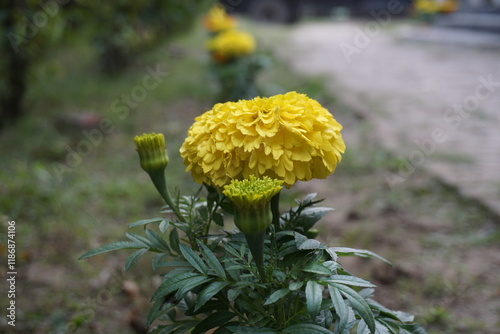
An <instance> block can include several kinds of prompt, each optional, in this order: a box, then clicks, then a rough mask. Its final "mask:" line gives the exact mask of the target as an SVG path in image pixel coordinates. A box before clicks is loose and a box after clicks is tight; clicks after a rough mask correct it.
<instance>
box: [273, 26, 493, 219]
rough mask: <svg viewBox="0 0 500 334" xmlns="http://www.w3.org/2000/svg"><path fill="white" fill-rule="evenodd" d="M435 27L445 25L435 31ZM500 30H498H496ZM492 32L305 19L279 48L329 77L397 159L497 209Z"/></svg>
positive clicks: (397, 180) (396, 180) (403, 170)
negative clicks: (286, 44)
mask: <svg viewBox="0 0 500 334" xmlns="http://www.w3.org/2000/svg"><path fill="white" fill-rule="evenodd" d="M438 29H439V31H438ZM497 37H498V38H500V36H497ZM495 38H496V37H495V36H493V35H491V34H490V35H488V36H484V34H479V33H477V34H476V33H474V32H467V33H461V32H460V31H453V30H445V29H442V28H431V27H425V26H411V25H408V24H406V23H398V22H395V23H394V22H391V23H390V24H385V23H384V21H376V20H372V21H362V22H350V21H345V22H307V23H302V24H299V25H297V26H294V27H293V28H291V30H290V31H289V40H288V46H287V47H285V48H280V49H278V50H276V51H277V54H278V57H281V58H282V59H284V60H286V61H287V62H289V63H290V64H291V66H292V67H293V68H294V70H296V71H298V72H299V73H301V74H303V75H309V76H318V75H321V76H323V77H324V78H325V79H326V82H327V85H328V87H329V89H331V90H332V92H333V93H335V96H336V97H338V98H339V99H340V100H341V101H340V102H341V103H344V104H346V105H348V106H349V107H350V108H351V109H353V110H356V111H357V112H359V113H361V114H362V115H363V116H364V117H366V118H367V120H368V121H369V123H370V124H371V125H372V126H373V131H375V132H376V134H377V138H379V140H380V141H381V144H382V145H383V146H384V147H386V148H387V149H388V150H391V151H392V152H394V153H395V154H396V155H397V156H398V158H399V159H400V160H401V167H400V168H399V170H398V171H397V172H395V173H389V172H388V173H387V174H386V175H385V178H386V181H387V182H388V183H389V185H390V186H391V187H397V186H398V185H400V184H401V183H402V182H405V181H406V179H407V178H408V176H410V175H411V174H413V173H414V172H415V171H417V170H418V169H421V168H423V169H425V170H427V171H428V172H429V173H431V174H433V175H434V176H437V177H438V178H439V179H441V180H442V181H443V182H445V183H447V184H449V185H451V186H453V187H456V188H457V190H458V191H459V192H460V193H461V194H463V195H464V196H466V197H470V198H473V199H476V200H479V201H481V202H482V203H484V204H485V205H486V206H488V207H489V208H491V209H492V210H494V211H496V213H498V214H500V173H499V170H500V131H499V130H500V127H499V124H500V47H498V45H500V44H498V45H496V44H494V43H493V42H492V41H493V40H495Z"/></svg>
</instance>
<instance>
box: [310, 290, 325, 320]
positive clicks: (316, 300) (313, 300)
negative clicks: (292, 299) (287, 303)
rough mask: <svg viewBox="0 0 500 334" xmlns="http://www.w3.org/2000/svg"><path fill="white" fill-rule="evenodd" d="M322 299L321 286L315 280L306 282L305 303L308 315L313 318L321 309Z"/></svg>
mask: <svg viewBox="0 0 500 334" xmlns="http://www.w3.org/2000/svg"><path fill="white" fill-rule="evenodd" d="M322 301H323V286H322V285H321V284H319V283H317V282H315V281H309V282H307V284H306V305H307V312H309V316H310V317H311V318H312V319H314V318H316V316H317V315H318V313H319V310H320V309H321V302H322Z"/></svg>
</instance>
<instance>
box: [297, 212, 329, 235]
mask: <svg viewBox="0 0 500 334" xmlns="http://www.w3.org/2000/svg"><path fill="white" fill-rule="evenodd" d="M333 210H334V209H332V208H326V207H309V208H306V209H304V210H303V211H302V212H301V213H300V218H299V219H300V220H299V221H300V226H302V227H303V228H304V231H307V230H309V229H310V228H312V227H313V226H314V224H316V223H317V222H318V221H320V220H321V218H323V216H324V215H326V214H327V213H328V212H330V211H333Z"/></svg>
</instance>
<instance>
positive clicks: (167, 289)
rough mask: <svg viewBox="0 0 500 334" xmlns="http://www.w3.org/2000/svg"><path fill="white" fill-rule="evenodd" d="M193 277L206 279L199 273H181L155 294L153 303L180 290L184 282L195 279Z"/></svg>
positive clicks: (171, 278) (170, 279)
mask: <svg viewBox="0 0 500 334" xmlns="http://www.w3.org/2000/svg"><path fill="white" fill-rule="evenodd" d="M193 277H205V276H202V275H200V274H197V273H192V272H188V273H186V272H181V273H179V274H177V275H175V276H173V277H169V278H168V279H166V280H165V281H164V282H163V283H162V284H160V286H159V287H158V289H156V291H155V292H154V293H153V296H152V297H151V301H155V300H157V299H158V298H161V297H164V296H166V295H168V294H170V293H172V292H174V291H176V290H177V289H179V287H180V286H182V284H183V282H184V281H185V280H187V279H190V278H193Z"/></svg>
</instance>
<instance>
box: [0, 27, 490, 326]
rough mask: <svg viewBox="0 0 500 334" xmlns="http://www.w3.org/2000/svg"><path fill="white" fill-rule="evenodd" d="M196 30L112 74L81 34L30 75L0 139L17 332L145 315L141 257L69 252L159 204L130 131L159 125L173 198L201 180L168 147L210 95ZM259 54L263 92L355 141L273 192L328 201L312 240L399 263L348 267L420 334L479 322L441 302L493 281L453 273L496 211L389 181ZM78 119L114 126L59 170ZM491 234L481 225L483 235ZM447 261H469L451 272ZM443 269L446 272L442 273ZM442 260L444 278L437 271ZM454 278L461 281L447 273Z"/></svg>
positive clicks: (381, 159) (304, 85)
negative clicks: (130, 264) (376, 285)
mask: <svg viewBox="0 0 500 334" xmlns="http://www.w3.org/2000/svg"><path fill="white" fill-rule="evenodd" d="M244 27H245V28H248V29H253V28H255V31H256V33H257V34H258V37H259V38H260V39H261V40H262V39H264V36H266V37H268V38H269V39H268V40H267V41H268V43H275V42H278V41H280V40H282V39H283V34H284V33H286V30H284V29H282V28H276V29H273V30H272V32H271V33H270V34H269V33H268V30H267V28H266V29H264V28H263V27H254V26H253V25H251V24H250V23H248V22H244ZM280 29H281V30H280ZM204 38H205V35H204V32H203V31H202V30H201V29H196V30H194V31H193V32H192V33H190V34H186V35H184V36H180V37H179V38H178V39H177V40H175V41H173V42H171V43H168V44H165V45H163V46H161V47H159V48H158V49H157V50H155V51H154V52H149V53H147V54H146V55H144V56H143V57H142V58H141V59H139V60H138V62H137V63H136V64H135V65H134V66H133V67H132V68H130V69H129V70H127V71H126V72H125V73H123V74H121V75H120V76H118V77H113V78H110V77H103V76H101V75H99V73H97V68H96V66H95V60H96V59H95V53H94V52H93V51H92V48H90V46H89V45H88V44H86V43H85V41H81V42H80V43H78V42H77V43H74V45H72V46H71V47H68V48H62V49H60V50H54V51H53V53H52V54H50V55H48V56H47V59H45V62H41V64H43V65H41V66H40V67H39V68H37V69H36V71H34V73H33V82H32V84H31V85H30V91H29V93H28V96H27V99H26V106H27V108H28V109H29V111H30V112H29V115H28V116H27V117H25V118H24V119H23V120H21V121H20V122H19V123H17V124H16V125H15V127H11V128H8V129H5V130H4V131H3V132H2V133H0V140H1V141H2V142H3V143H11V144H10V145H2V147H0V154H1V156H2V157H3V159H2V160H1V161H0V164H1V168H0V178H1V179H2V180H3V182H2V184H1V185H0V216H2V224H6V222H7V220H15V221H16V223H17V224H16V226H17V231H16V232H17V234H16V243H17V247H18V248H17V250H18V259H17V261H18V262H17V265H18V267H19V272H20V273H22V274H21V275H19V276H18V284H19V286H20V287H23V289H22V290H21V289H20V293H19V296H18V300H19V303H20V305H21V306H20V307H19V312H20V315H19V317H20V319H22V321H21V320H20V321H19V326H18V327H17V328H16V329H17V330H18V331H17V333H33V332H36V331H39V332H44V333H60V332H63V331H64V328H65V327H67V326H77V327H79V328H80V330H81V331H82V332H86V333H93V332H99V331H101V332H107V333H114V332H122V333H125V334H126V333H135V331H134V330H132V326H131V323H135V322H139V323H140V322H141V321H142V322H143V321H144V316H145V314H146V313H147V310H148V307H149V303H148V296H150V295H151V292H152V291H153V289H154V287H155V286H157V284H158V280H159V277H158V275H157V274H156V273H155V274H153V273H151V271H150V269H149V263H148V261H147V259H146V260H141V261H140V262H139V263H138V264H137V265H138V268H137V269H135V270H132V271H131V272H127V273H124V272H123V263H124V259H125V257H126V256H127V254H126V253H125V252H119V253H116V254H115V253H113V254H108V255H105V256H99V257H96V258H92V259H90V260H86V261H77V260H76V259H77V258H78V257H79V256H80V255H81V254H83V253H84V252H85V251H87V250H89V249H91V248H94V247H97V246H99V245H102V244H104V243H108V242H112V241H117V240H122V239H123V235H124V233H125V232H126V230H127V227H126V226H127V224H128V223H130V222H133V221H136V220H139V219H144V218H149V217H154V216H157V215H158V210H159V208H160V207H161V206H162V202H161V200H160V198H159V196H157V194H156V193H155V190H154V188H153V186H152V185H151V183H150V180H149V179H148V176H147V175H146V173H144V172H143V171H142V170H141V169H140V167H139V163H138V158H137V156H136V152H135V149H134V146H133V136H134V135H136V134H140V133H143V132H152V131H156V132H162V133H164V134H165V135H166V137H167V147H168V150H169V156H170V164H169V167H168V178H169V181H170V184H171V185H172V186H173V187H178V188H180V189H183V192H184V193H190V192H191V191H193V190H195V189H196V188H197V187H198V186H197V185H195V184H194V183H193V182H192V181H191V179H190V176H189V174H187V173H185V172H184V168H183V164H182V161H181V159H180V157H179V155H178V154H177V153H176V151H177V149H178V147H179V146H180V145H181V143H182V141H183V139H184V136H185V133H186V131H187V129H188V127H189V126H190V124H191V122H192V120H193V119H194V117H196V116H197V115H199V114H201V113H202V112H204V111H205V110H208V109H209V108H210V105H211V103H212V102H211V97H212V94H213V86H212V85H211V84H210V82H209V80H208V77H207V75H206V67H205V60H206V56H205V53H204V50H203V49H202V44H203V40H204ZM264 44H265V43H264ZM270 57H271V59H272V66H271V67H270V68H268V69H267V70H266V71H265V72H264V73H263V75H262V76H261V77H260V85H261V87H263V89H264V91H265V92H267V93H268V94H275V93H282V92H285V91H289V90H296V91H299V92H303V93H307V94H309V95H310V96H311V97H312V98H315V99H317V100H319V101H320V102H321V103H322V104H323V105H325V106H327V107H328V108H329V109H330V110H332V111H334V114H335V116H336V118H337V119H338V120H339V121H340V122H341V123H342V124H345V129H346V131H351V130H349V129H355V131H356V133H355V136H356V138H358V141H357V143H353V144H352V145H351V146H349V148H348V152H347V153H346V155H345V157H344V160H343V162H342V164H341V165H340V166H339V168H338V170H337V171H336V173H335V174H334V176H333V177H332V178H329V179H328V180H327V181H321V183H314V185H313V186H314V187H315V186H318V188H313V189H311V188H308V186H304V187H299V188H298V189H291V190H289V191H287V192H286V194H285V195H284V198H285V199H289V200H290V202H292V201H291V199H292V198H294V197H297V196H300V195H302V194H304V192H305V191H309V190H310V191H318V192H319V193H320V196H324V197H328V199H329V200H331V201H332V205H333V206H334V207H337V208H338V209H339V210H338V212H337V213H333V214H331V215H328V216H327V219H326V220H325V222H324V223H323V225H322V226H321V231H322V235H323V238H325V239H328V240H329V241H331V242H334V243H337V244H339V245H348V246H351V247H360V248H367V249H370V250H373V251H376V252H379V253H380V254H381V255H383V256H385V257H387V258H389V260H391V261H393V262H394V263H396V264H397V265H396V269H390V268H385V267H383V269H380V268H379V265H378V264H377V263H373V262H372V261H370V262H361V263H353V264H352V265H353V270H356V271H359V272H363V273H365V274H366V276H368V277H373V278H374V279H375V280H379V281H380V282H381V283H380V288H381V292H380V294H381V295H380V297H381V298H382V300H380V301H381V302H382V303H385V302H389V303H390V304H391V303H392V304H393V305H388V306H389V307H391V306H395V307H396V308H402V309H404V310H405V311H408V312H415V313H416V314H417V315H418V316H419V320H421V321H422V322H423V323H424V324H426V325H428V326H429V328H430V329H431V333H448V332H449V331H447V330H449V329H450V328H454V329H453V331H452V332H453V333H468V332H467V331H466V330H472V329H474V328H478V326H479V324H478V321H477V320H476V321H473V320H474V319H472V318H471V317H467V318H464V320H463V321H461V320H460V314H461V313H460V312H462V310H461V309H457V307H464V306H463V303H462V304H460V303H458V302H457V303H456V304H460V305H459V306H456V305H452V304H450V303H448V302H447V301H448V300H450V298H451V297H450V296H452V295H453V294H454V293H455V292H456V291H461V293H463V294H464V295H466V296H467V298H473V296H472V295H470V294H471V292H469V290H467V289H465V288H464V287H470V286H474V287H479V286H480V285H481V284H483V285H487V284H488V283H490V282H491V277H489V276H488V272H486V271H484V268H479V269H477V274H473V273H472V272H471V273H469V274H467V271H465V272H464V271H463V269H464V268H469V266H472V265H473V263H472V262H473V258H471V257H470V256H469V255H468V254H469V252H471V253H472V252H478V249H479V250H483V249H484V250H487V251H488V252H487V253H485V254H489V255H487V256H485V257H484V258H483V259H484V260H485V261H490V260H491V261H493V260H494V258H490V257H492V256H494V255H493V252H492V250H493V249H494V248H493V247H494V245H496V244H498V242H499V241H500V239H499V233H498V229H497V227H495V226H497V225H495V224H496V223H497V222H498V220H497V217H494V216H492V215H491V214H490V213H489V212H487V210H485V209H484V208H483V207H481V205H479V204H478V203H474V202H471V201H467V200H464V199H463V198H461V197H460V196H459V195H457V193H456V191H455V190H454V189H451V188H448V187H446V186H445V185H443V184H440V183H439V182H436V180H433V179H431V178H429V177H428V176H426V175H423V174H421V173H418V172H416V173H414V174H413V175H412V176H411V177H410V178H409V179H408V180H407V181H406V182H405V183H404V184H403V185H402V186H401V187H399V188H395V189H390V188H388V186H387V184H386V183H385V181H384V180H385V175H386V173H387V172H388V171H394V170H397V168H398V160H397V159H396V158H395V157H394V156H392V155H391V154H390V153H388V152H387V151H386V150H384V149H383V148H381V147H378V146H377V145H376V144H375V143H376V141H375V140H373V138H371V136H370V130H369V129H370V127H369V125H367V124H366V123H364V121H363V120H359V119H356V118H355V117H354V116H353V113H352V112H351V111H350V110H349V109H347V108H346V107H345V106H340V105H338V104H337V102H336V99H335V96H333V95H331V94H330V93H329V92H328V91H327V90H326V88H325V84H324V78H321V77H318V78H315V79H312V80H304V79H303V78H301V77H298V76H297V75H295V74H294V73H292V72H291V71H289V69H288V67H287V65H286V64H284V63H282V62H280V61H279V60H278V59H275V58H274V57H273V56H272V54H270ZM157 65H159V66H160V67H161V68H162V70H165V71H166V72H168V75H167V76H165V78H164V79H163V81H162V82H161V84H159V85H158V87H156V88H155V89H153V90H150V91H148V92H147V97H146V98H145V99H144V100H143V101H140V103H138V105H137V106H136V107H129V108H128V110H127V113H126V116H125V117H120V116H123V115H125V113H124V112H120V113H117V112H116V109H114V108H113V103H120V106H121V107H123V106H124V104H123V102H120V101H121V99H122V96H123V94H131V93H132V92H133V90H134V88H135V87H137V86H141V85H142V83H143V79H144V77H145V76H146V75H148V73H149V72H148V68H156V66H157ZM116 101H118V102H116ZM82 113H94V114H97V115H99V117H104V118H108V119H109V120H110V121H111V123H112V125H113V130H112V131H109V133H106V134H103V137H102V140H101V141H100V142H99V143H98V144H97V145H94V146H92V149H91V152H90V153H89V154H88V155H85V156H84V157H82V159H81V161H80V162H79V163H78V164H75V166H74V167H71V168H69V169H68V170H65V171H66V172H64V173H63V174H61V173H59V174H58V172H57V171H58V169H57V168H58V166H59V167H60V165H57V164H66V165H67V162H68V161H69V160H68V159H70V157H71V156H70V155H69V154H70V152H71V151H72V150H77V149H78V147H79V146H78V145H81V143H82V142H84V141H89V139H88V137H86V136H85V132H84V131H83V130H82V129H81V128H71V130H70V131H68V128H67V127H66V128H65V127H63V128H61V127H58V122H59V121H60V119H61V117H63V118H64V117H65V116H68V115H73V114H82ZM70 160H71V159H70ZM284 209H286V208H284ZM492 226H493V227H492ZM2 229H3V231H5V230H6V227H3V228H2ZM488 229H490V230H492V232H491V233H484V231H489V230H488ZM408 234H411V238H408ZM488 247H489V248H488ZM0 251H1V252H5V248H1V249H0ZM474 254H476V253H474ZM457 257H461V258H462V257H463V258H466V260H464V263H461V264H460V266H458V264H457V263H456V262H457V259H458V258H457ZM449 263H452V264H453V266H456V267H451V268H447V265H448V264H449ZM436 268H437V269H436ZM446 268H447V269H448V271H450V272H451V274H450V273H441V272H440V271H439V270H443V271H444V269H446ZM432 270H438V271H436V272H434V273H432V272H431V271H432ZM380 271H381V272H384V273H385V272H388V274H380ZM458 273H460V275H461V276H460V277H462V278H461V279H462V281H460V282H459V281H456V280H455V281H454V280H453V274H457V275H458ZM384 275H386V276H384ZM387 275H389V276H387ZM391 275H393V276H391ZM448 275H451V276H452V277H451V278H450V277H449V276H448ZM481 275H486V276H485V277H482V276H481ZM457 277H458V276H457ZM450 284H451V285H450ZM477 289H479V292H478V291H475V293H478V294H481V295H482V294H484V289H482V288H477ZM137 291H139V292H137ZM445 297H446V298H445ZM1 298H5V296H3V295H2V297H1ZM443 298H444V299H443ZM481 300H483V299H481ZM428 305H433V306H432V307H428ZM452 324H454V325H453V326H455V327H452ZM483 325H484V324H483ZM2 326H4V324H3V323H0V328H2ZM457 326H458V327H457ZM460 326H462V327H460ZM487 326H490V325H488V324H487ZM490 327H491V326H490ZM490 327H486V328H490ZM456 328H459V329H456ZM464 328H465V329H464ZM8 329H10V328H7V329H5V330H8ZM2 330H3V328H2ZM449 333H451V332H449Z"/></svg>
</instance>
